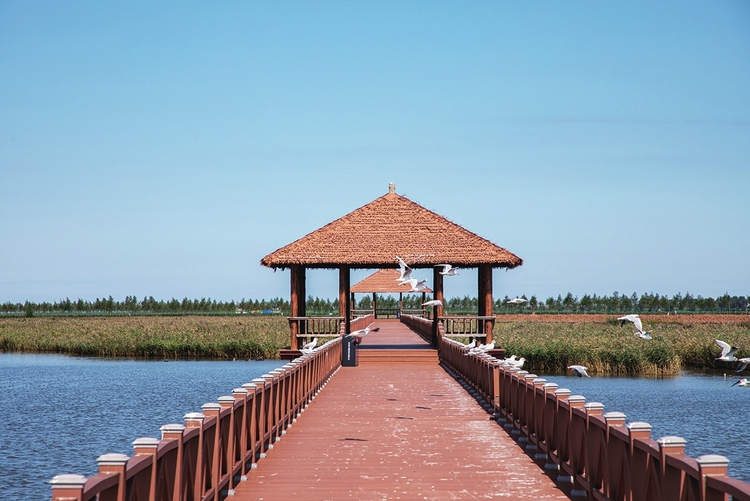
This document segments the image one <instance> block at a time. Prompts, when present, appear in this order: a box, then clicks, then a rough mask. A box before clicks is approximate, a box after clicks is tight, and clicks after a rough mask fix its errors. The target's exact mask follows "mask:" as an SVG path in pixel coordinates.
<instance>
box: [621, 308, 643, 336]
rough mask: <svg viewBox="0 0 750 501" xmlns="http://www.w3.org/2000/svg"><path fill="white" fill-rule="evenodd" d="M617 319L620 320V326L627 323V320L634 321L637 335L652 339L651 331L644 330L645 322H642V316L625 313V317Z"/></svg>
mask: <svg viewBox="0 0 750 501" xmlns="http://www.w3.org/2000/svg"><path fill="white" fill-rule="evenodd" d="M617 320H619V321H620V326H623V325H625V322H633V325H635V328H636V331H637V332H636V333H635V335H636V336H638V337H639V338H641V339H651V331H644V330H643V323H641V317H639V316H638V315H637V314H635V313H631V314H630V315H625V316H624V317H620V318H618V319H617Z"/></svg>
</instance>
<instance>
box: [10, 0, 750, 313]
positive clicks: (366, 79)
mask: <svg viewBox="0 0 750 501" xmlns="http://www.w3.org/2000/svg"><path fill="white" fill-rule="evenodd" d="M0 75H2V77H1V78H0V302H5V301H11V302H23V301H25V300H30V301H36V302H40V301H55V300H59V299H64V298H65V297H69V298H71V299H72V300H75V299H77V298H82V299H85V300H93V299H95V298H96V297H103V296H109V295H112V296H113V297H114V298H115V299H117V300H122V299H124V297H125V296H126V295H136V296H138V297H139V298H142V297H143V296H146V295H153V296H154V297H156V298H157V299H166V300H168V299H171V298H172V297H175V298H177V299H182V298H183V297H188V298H191V299H192V298H200V297H211V298H213V299H216V300H223V301H229V300H233V299H234V300H239V299H242V298H255V299H259V298H272V297H277V296H280V297H288V295H289V272H288V271H281V270H279V271H277V272H275V273H274V272H273V271H272V270H270V269H267V268H264V267H261V266H260V264H259V261H260V259H261V258H262V257H263V256H265V255H266V254H268V253H270V252H272V251H274V250H276V249H277V248H279V247H282V246H284V245H286V244H288V243H290V242H292V241H294V240H296V239H297V238H300V237H302V236H303V235H305V234H307V233H309V232H310V231H313V230H315V229H317V228H319V227H320V226H322V225H324V224H326V223H328V222H330V221H332V220H334V219H336V218H338V217H340V216H343V215H344V214H346V213H348V212H350V211H352V210H354V209H356V208H358V207H360V206H362V205H365V204H367V203H369V202H370V201H372V200H373V199H375V198H377V197H379V196H381V195H383V194H385V193H386V192H387V190H388V183H389V182H395V183H396V191H397V192H398V193H399V194H402V195H405V196H407V197H408V198H410V199H411V200H413V201H415V202H417V203H419V204H421V205H423V206H425V207H427V208H428V209H430V210H433V211H435V212H437V213H438V214H441V215H443V216H445V217H447V218H448V219H450V220H452V221H454V222H456V223H458V224H460V225H462V226H464V227H465V228H467V229H469V230H471V231H473V232H475V233H478V234H480V235H482V236H483V237H485V238H488V239H489V240H491V241H492V242H494V243H496V244H498V245H500V246H502V247H505V248H507V249H509V250H510V251H512V252H514V253H515V254H517V255H519V256H520V257H522V258H523V259H524V265H523V266H522V267H520V268H517V269H514V270H510V271H508V272H505V271H503V270H496V271H495V275H494V288H495V295H496V296H498V297H503V296H505V295H508V296H511V297H513V296H516V295H521V294H526V295H527V296H531V295H532V294H534V295H537V297H539V298H540V299H543V298H546V297H548V296H555V297H556V296H557V295H558V294H562V295H565V293H567V292H572V293H573V294H574V295H577V296H579V297H580V296H582V295H583V294H586V293H589V294H593V293H596V294H600V295H601V294H611V293H612V292H614V291H619V292H620V293H627V294H632V293H633V292H636V293H638V294H642V293H644V292H654V293H659V294H667V295H670V296H671V295H673V294H676V293H678V292H681V293H685V292H690V293H691V294H693V295H695V296H697V295H703V296H713V297H715V296H718V295H721V294H724V293H725V292H728V293H729V294H731V295H750V229H749V225H748V216H750V3H748V2H744V1H701V2H697V1H675V2H669V1H667V2H650V1H649V2H646V1H644V2H593V1H592V2H580V1H569V2H568V1H566V2H512V3H511V2H494V1H492V2H434V1H429V2H402V1H398V2H348V1H346V2H345V1H327V2H244V1H243V2H239V1H229V2H203V3H197V2H195V3H194V2H182V1H181V2H100V1H90V2H86V1H75V2H73V1H60V0H55V1H35V2H21V1H12V2H9V1H5V0H0ZM358 245H366V243H361V244H358ZM363 273H364V272H359V273H358V274H355V275H354V280H358V279H360V278H362V277H363V276H364V274H366V273H364V274H363ZM423 273H425V272H423ZM425 275H426V276H427V275H428V274H427V273H425ZM426 276H425V277H426ZM308 277H309V284H308V292H309V293H310V294H312V295H316V296H320V297H329V298H334V297H336V295H337V290H338V289H337V274H336V272H335V271H315V272H310V273H309V275H308ZM450 280H451V281H450V282H449V281H448V280H446V285H445V286H446V295H447V296H448V297H453V296H454V295H458V296H463V295H465V294H469V295H475V291H476V273H475V272H473V274H472V271H471V270H467V271H465V272H464V273H463V274H462V275H461V276H460V277H451V279H450Z"/></svg>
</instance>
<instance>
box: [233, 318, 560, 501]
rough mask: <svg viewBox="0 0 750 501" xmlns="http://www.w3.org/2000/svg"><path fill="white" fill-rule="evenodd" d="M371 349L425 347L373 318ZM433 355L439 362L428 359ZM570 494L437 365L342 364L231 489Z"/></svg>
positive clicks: (415, 495)
mask: <svg viewBox="0 0 750 501" xmlns="http://www.w3.org/2000/svg"><path fill="white" fill-rule="evenodd" d="M375 326H376V327H377V326H380V327H381V331H380V332H378V333H371V334H369V335H368V336H366V337H365V338H364V340H363V343H362V345H361V348H362V350H361V352H360V353H362V352H366V351H368V350H372V351H381V352H385V351H387V350H389V349H391V350H425V351H426V350H430V351H432V349H431V348H430V347H429V345H428V344H427V343H426V342H425V341H424V340H422V339H421V338H420V337H419V336H417V335H416V334H414V333H413V332H412V331H410V330H409V329H408V328H406V327H405V326H403V324H401V323H399V322H398V321H379V322H377V323H376V325H375ZM435 360H436V359H435ZM488 498H506V499H535V500H539V499H568V497H567V496H566V495H565V493H564V492H563V491H561V490H560V489H558V488H557V487H556V485H555V483H554V482H553V481H552V479H551V478H550V477H548V476H547V475H546V474H545V473H544V470H543V469H542V468H541V467H540V466H539V465H538V464H536V463H535V462H534V461H533V460H532V459H531V458H530V457H529V456H528V455H527V454H526V453H525V452H524V450H523V449H522V448H521V447H520V446H519V445H518V444H516V443H515V441H514V440H513V439H512V438H511V437H510V436H509V435H508V433H506V432H505V431H504V430H503V428H502V427H501V426H499V425H498V424H497V423H495V421H493V420H492V419H490V417H489V414H488V413H487V411H485V409H484V408H483V407H482V406H481V405H480V404H479V403H478V402H477V401H476V400H475V399H474V398H473V397H472V396H471V395H470V394H469V393H468V392H467V391H466V390H465V389H464V388H463V387H462V386H461V385H460V384H459V383H458V382H457V381H456V380H455V379H454V378H453V377H451V376H450V375H449V374H448V373H447V372H446V371H445V370H443V369H442V367H440V366H439V365H438V364H437V362H436V361H432V362H430V361H429V360H428V359H424V361H423V362H417V363H403V362H377V363H376V362H374V361H372V360H370V361H369V362H366V363H361V364H360V365H359V366H358V367H342V368H341V369H340V370H339V371H338V372H337V373H336V375H335V376H334V377H333V378H332V379H331V380H330V382H329V383H328V384H327V385H326V387H325V388H323V390H322V391H321V392H320V393H319V394H318V396H317V398H316V399H315V400H314V401H313V402H312V403H311V404H310V405H309V406H308V407H307V409H306V411H305V412H304V413H303V414H302V415H301V416H300V417H299V418H298V419H297V421H296V422H295V423H294V425H293V426H292V427H291V428H290V429H288V430H287V433H286V434H285V435H284V436H283V438H282V439H281V441H279V442H277V443H276V444H275V447H274V448H273V449H272V450H270V451H268V454H267V457H266V458H264V459H262V460H260V461H259V462H258V467H257V469H254V470H252V472H250V473H249V475H248V479H247V481H245V482H242V483H240V484H239V485H238V486H237V488H236V495H235V496H234V499H237V500H281V499H311V500H340V499H358V500H370V499H373V500H375V499H377V500H382V499H403V500H413V499H428V500H443V499H488Z"/></svg>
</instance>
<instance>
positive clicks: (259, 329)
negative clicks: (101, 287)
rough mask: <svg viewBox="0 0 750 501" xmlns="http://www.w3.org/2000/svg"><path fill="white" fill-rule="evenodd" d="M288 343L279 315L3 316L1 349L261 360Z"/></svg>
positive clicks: (92, 354) (0, 332)
mask: <svg viewBox="0 0 750 501" xmlns="http://www.w3.org/2000/svg"><path fill="white" fill-rule="evenodd" d="M288 345H289V324H288V322H287V320H286V318H283V317H279V316H267V317H252V316H233V317H228V316H179V317H160V316H150V317H144V316H133V317H128V316H116V317H33V318H27V317H6V318H0V351H27V352H46V353H68V354H75V355H89V356H99V357H144V358H165V359H166V358H226V359H233V358H240V359H263V358H277V357H278V351H279V349H280V348H283V347H284V346H288Z"/></svg>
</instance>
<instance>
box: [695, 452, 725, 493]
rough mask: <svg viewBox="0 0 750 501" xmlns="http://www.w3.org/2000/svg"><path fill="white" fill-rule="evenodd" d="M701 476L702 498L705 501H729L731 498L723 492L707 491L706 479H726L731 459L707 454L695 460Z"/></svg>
mask: <svg viewBox="0 0 750 501" xmlns="http://www.w3.org/2000/svg"><path fill="white" fill-rule="evenodd" d="M695 462H696V463H698V468H699V470H700V474H701V496H703V499H705V501H727V499H729V497H728V496H727V495H726V494H724V493H723V492H716V491H712V490H709V489H706V477H707V476H712V477H726V476H727V466H728V465H729V459H727V458H726V457H724V456H719V455H718V454H706V455H704V456H699V457H697V458H696V459H695Z"/></svg>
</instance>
